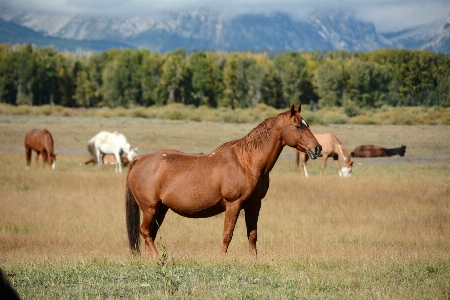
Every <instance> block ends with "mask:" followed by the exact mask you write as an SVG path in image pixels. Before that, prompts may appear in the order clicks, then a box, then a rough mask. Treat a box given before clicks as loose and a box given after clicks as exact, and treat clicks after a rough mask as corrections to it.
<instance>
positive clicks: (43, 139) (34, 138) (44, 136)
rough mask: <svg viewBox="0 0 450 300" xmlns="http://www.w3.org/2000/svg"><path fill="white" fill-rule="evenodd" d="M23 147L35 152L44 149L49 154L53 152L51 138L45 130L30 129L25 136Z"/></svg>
mask: <svg viewBox="0 0 450 300" xmlns="http://www.w3.org/2000/svg"><path fill="white" fill-rule="evenodd" d="M25 147H30V148H32V149H35V150H41V148H43V147H45V148H46V149H47V150H48V151H49V152H53V137H52V135H51V133H50V132H49V131H48V130H47V129H37V128H33V129H30V130H29V131H28V132H27V134H26V135H25Z"/></svg>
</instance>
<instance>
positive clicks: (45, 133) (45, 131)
mask: <svg viewBox="0 0 450 300" xmlns="http://www.w3.org/2000/svg"><path fill="white" fill-rule="evenodd" d="M42 133H43V135H44V136H48V137H49V138H50V141H51V143H52V146H53V137H52V135H51V133H50V131H48V130H47V129H42Z"/></svg>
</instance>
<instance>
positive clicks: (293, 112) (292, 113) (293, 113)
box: [291, 102, 295, 117]
mask: <svg viewBox="0 0 450 300" xmlns="http://www.w3.org/2000/svg"><path fill="white" fill-rule="evenodd" d="M294 107H295V106H294V102H292V105H291V117H292V116H293V115H295V108H294Z"/></svg>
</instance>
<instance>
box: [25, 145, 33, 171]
mask: <svg viewBox="0 0 450 300" xmlns="http://www.w3.org/2000/svg"><path fill="white" fill-rule="evenodd" d="M31 151H32V150H31V148H29V147H26V148H25V157H26V159H27V169H29V168H30V164H31Z"/></svg>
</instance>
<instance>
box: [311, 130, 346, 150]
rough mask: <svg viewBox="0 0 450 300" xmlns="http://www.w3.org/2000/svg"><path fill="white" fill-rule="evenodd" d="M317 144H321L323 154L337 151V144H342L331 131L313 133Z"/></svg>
mask: <svg viewBox="0 0 450 300" xmlns="http://www.w3.org/2000/svg"><path fill="white" fill-rule="evenodd" d="M314 136H315V137H316V139H317V141H318V142H319V144H320V145H321V146H322V153H323V154H331V153H338V152H337V151H338V150H337V149H335V148H336V145H337V144H342V143H341V141H339V139H338V138H337V137H336V136H335V135H334V134H333V133H331V132H325V133H314Z"/></svg>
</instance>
